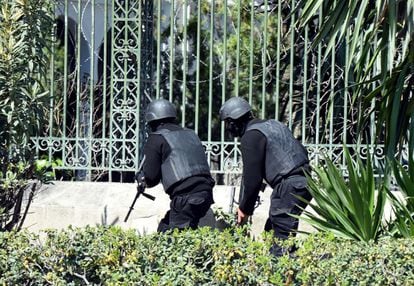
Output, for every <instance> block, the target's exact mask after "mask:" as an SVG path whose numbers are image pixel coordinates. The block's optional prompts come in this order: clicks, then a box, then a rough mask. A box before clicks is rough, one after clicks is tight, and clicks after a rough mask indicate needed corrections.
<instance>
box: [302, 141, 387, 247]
mask: <svg viewBox="0 0 414 286" xmlns="http://www.w3.org/2000/svg"><path fill="white" fill-rule="evenodd" d="M344 153H345V158H346V163H347V173H348V178H345V177H344V176H343V173H342V172H341V171H340V169H338V168H337V167H336V166H335V165H334V163H333V162H332V161H331V160H330V159H329V158H326V165H325V166H324V167H316V168H315V169H314V171H315V173H316V178H311V177H309V178H308V181H309V191H310V193H311V194H312V196H313V198H314V202H315V203H313V202H312V203H310V206H311V207H312V209H313V210H314V211H315V212H316V214H314V213H312V212H309V211H307V210H305V211H304V216H303V217H301V219H303V220H305V221H307V222H308V223H310V224H311V225H312V226H314V227H315V228H316V229H319V230H322V231H331V232H333V233H334V234H335V235H336V236H338V237H343V238H349V239H354V240H359V241H370V240H375V239H377V237H378V235H379V232H380V230H381V221H382V215H383V211H384V204H385V200H386V186H385V184H384V183H382V182H381V181H379V182H376V179H375V177H374V172H373V167H372V161H371V158H370V156H368V157H367V160H366V162H364V161H362V160H361V159H360V158H358V159H357V160H356V161H355V162H354V161H353V160H352V158H351V156H350V154H349V151H348V149H347V148H346V147H344Z"/></svg>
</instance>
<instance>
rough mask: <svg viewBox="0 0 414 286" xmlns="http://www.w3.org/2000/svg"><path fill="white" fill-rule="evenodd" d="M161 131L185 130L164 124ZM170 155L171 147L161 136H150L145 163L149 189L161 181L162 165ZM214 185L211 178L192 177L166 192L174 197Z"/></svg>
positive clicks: (146, 146) (145, 152)
mask: <svg viewBox="0 0 414 286" xmlns="http://www.w3.org/2000/svg"><path fill="white" fill-rule="evenodd" d="M160 129H168V130H171V131H175V130H181V129H183V128H182V127H181V126H179V125H177V124H174V123H164V124H161V125H160V126H158V128H157V130H160ZM170 153H171V147H170V145H169V144H168V142H167V141H166V140H165V138H164V137H163V136H162V135H161V134H154V133H151V134H150V135H149V136H148V139H147V141H146V143H145V146H144V154H145V162H144V166H143V172H144V176H145V183H146V184H147V185H148V187H153V186H155V185H157V184H158V183H159V182H160V181H161V179H162V172H161V165H162V163H163V162H164V161H165V160H166V159H167V158H168V156H169V155H170ZM214 183H215V182H214V180H213V178H212V177H211V176H205V175H199V176H192V177H189V178H187V179H184V180H183V181H180V182H177V183H175V184H174V185H172V186H171V187H169V188H168V190H165V191H166V193H167V194H169V195H170V197H172V196H174V195H177V194H182V193H189V192H198V191H201V190H206V189H211V188H212V187H213V186H214Z"/></svg>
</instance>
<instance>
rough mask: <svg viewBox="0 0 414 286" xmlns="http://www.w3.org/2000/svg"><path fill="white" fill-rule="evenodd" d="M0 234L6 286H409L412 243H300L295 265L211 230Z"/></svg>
mask: <svg viewBox="0 0 414 286" xmlns="http://www.w3.org/2000/svg"><path fill="white" fill-rule="evenodd" d="M41 237H42V238H41V239H40V238H39V236H38V235H36V234H33V233H29V232H24V231H22V232H19V233H14V232H8V233H0V273H1V275H0V284H5V285H26V284H34V285H45V284H54V285H84V284H87V283H90V284H93V285H97V284H101V285H102V284H103V285H269V286H270V285H357V284H365V285H410V284H412V283H413V282H414V274H413V273H414V272H413V268H414V259H413V253H414V251H413V250H414V241H413V240H412V239H390V238H389V237H384V238H382V239H380V240H379V241H378V243H373V242H370V243H364V242H352V241H349V240H342V239H337V238H335V237H334V236H333V235H331V234H317V235H311V236H308V237H306V238H296V239H292V240H290V241H289V242H288V243H292V242H295V243H296V244H298V245H299V246H300V249H299V250H298V252H297V256H296V257H295V258H289V257H288V256H284V257H282V258H280V259H278V260H276V259H274V258H273V257H271V256H269V254H268V249H269V247H270V244H271V243H272V237H271V236H270V235H268V234H267V235H264V236H263V237H262V238H261V239H260V240H253V239H251V238H250V237H249V236H246V235H245V230H244V229H229V230H226V231H223V232H219V231H217V230H212V229H209V228H200V229H198V230H188V231H181V232H178V231H175V232H172V233H168V234H158V233H155V234H150V235H144V236H140V235H137V234H136V233H135V232H134V231H133V230H128V231H125V230H121V229H120V228H116V227H98V228H92V227H86V228H69V229H66V230H62V231H56V230H50V231H47V232H46V234H45V235H43V234H42V236H41Z"/></svg>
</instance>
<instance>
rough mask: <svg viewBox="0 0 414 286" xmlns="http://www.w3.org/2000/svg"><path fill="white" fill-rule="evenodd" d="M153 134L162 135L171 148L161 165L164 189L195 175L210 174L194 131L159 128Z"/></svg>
mask: <svg viewBox="0 0 414 286" xmlns="http://www.w3.org/2000/svg"><path fill="white" fill-rule="evenodd" d="M154 134H160V135H162V136H163V137H164V139H165V140H166V141H167V143H168V145H169V146H170V148H171V153H170V155H169V156H168V158H167V159H166V160H165V161H164V162H163V163H162V165H161V172H162V180H161V181H162V184H163V186H164V190H168V188H169V187H171V186H172V185H173V184H175V183H177V182H179V181H182V180H184V179H186V178H189V177H192V176H195V175H208V176H209V175H210V167H209V166H208V164H207V160H206V155H205V153H204V149H203V146H202V145H201V142H200V140H199V138H198V137H197V135H196V134H195V133H194V131H192V130H190V129H182V130H176V131H170V130H167V129H161V130H159V131H156V132H154Z"/></svg>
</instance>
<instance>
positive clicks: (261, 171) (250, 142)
mask: <svg viewBox="0 0 414 286" xmlns="http://www.w3.org/2000/svg"><path fill="white" fill-rule="evenodd" d="M263 121H264V120H260V119H253V120H251V121H250V122H249V125H250V124H253V123H258V122H263ZM266 143H267V139H266V136H265V135H264V134H263V133H261V132H260V131H258V130H256V129H253V130H249V131H247V132H245V133H244V135H243V136H242V137H241V141H240V145H241V153H242V160H243V184H244V191H243V196H242V199H241V201H240V202H239V203H240V204H239V208H240V210H242V211H243V213H245V214H247V215H252V214H253V211H254V205H255V203H256V199H257V196H258V195H259V192H260V189H261V187H262V183H263V179H264V177H265V155H266Z"/></svg>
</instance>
